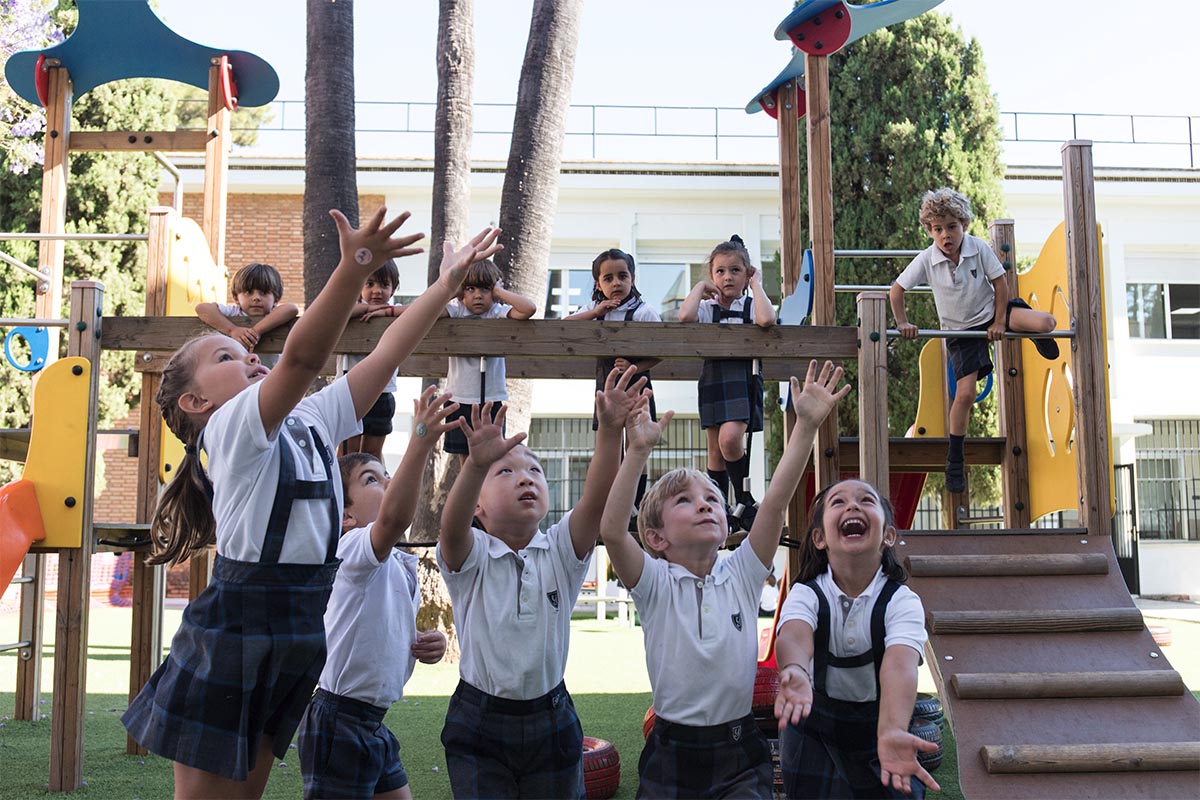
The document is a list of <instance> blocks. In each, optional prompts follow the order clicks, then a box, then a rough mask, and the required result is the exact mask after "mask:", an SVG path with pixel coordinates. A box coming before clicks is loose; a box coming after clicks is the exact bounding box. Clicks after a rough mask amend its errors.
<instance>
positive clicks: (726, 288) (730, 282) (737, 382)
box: [679, 234, 775, 529]
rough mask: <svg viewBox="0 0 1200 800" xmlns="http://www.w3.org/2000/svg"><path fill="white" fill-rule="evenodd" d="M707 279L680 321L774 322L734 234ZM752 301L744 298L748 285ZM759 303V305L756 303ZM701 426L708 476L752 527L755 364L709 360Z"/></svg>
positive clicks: (711, 262) (759, 406) (758, 403)
mask: <svg viewBox="0 0 1200 800" xmlns="http://www.w3.org/2000/svg"><path fill="white" fill-rule="evenodd" d="M708 274H709V280H705V281H700V282H699V283H697V284H696V285H695V286H694V287H693V288H692V291H691V292H689V293H688V296H687V297H686V298H685V299H684V301H683V304H682V305H681V306H680V307H679V321H680V322H719V323H726V324H742V325H749V324H750V323H751V322H753V323H754V324H755V325H759V326H761V327H763V328H768V327H770V326H771V325H774V324H775V309H774V307H772V305H771V301H770V300H769V299H768V298H767V293H766V292H765V291H764V290H763V286H762V276H761V275H760V274H759V271H758V270H757V269H755V268H754V266H753V265H752V264H751V263H750V253H749V251H747V250H746V246H745V244H743V243H742V238H741V237H740V236H737V235H736V234H735V235H734V236H732V237H731V238H730V240H729V241H728V242H722V243H721V244H719V245H717V246H716V247H715V248H713V251H712V253H710V254H709V256H708ZM747 286H750V288H751V289H752V290H753V293H754V294H753V297H746V296H745V295H746V287H747ZM756 300H757V302H755V301H756ZM699 389H700V427H701V428H704V431H705V434H706V435H707V437H708V476H709V477H710V478H711V479H712V481H713V482H714V483H715V484H717V486H718V487H719V488H720V490H721V497H722V498H725V501H724V502H728V496H729V484H730V483H732V484H733V492H734V499H735V500H736V502H737V504H738V506H740V507H741V509H742V515H741V517H740V518H739V517H735V520H739V521H740V523H741V524H742V526H743V527H745V528H747V529H749V528H750V527H751V526H752V525H753V519H754V516H753V515H754V508H755V502H754V497H753V496H751V494H750V488H749V485H748V483H747V481H748V479H749V477H750V453H748V452H747V451H746V446H745V437H746V431H747V430H750V431H761V430H762V429H763V382H762V376H761V375H759V374H757V373H755V372H754V370H753V368H752V365H751V362H749V361H745V360H740V359H730V358H724V359H717V358H710V359H706V360H705V362H704V366H703V369H702V371H701V373H700V385H699Z"/></svg>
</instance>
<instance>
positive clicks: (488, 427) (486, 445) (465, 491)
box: [438, 403, 525, 572]
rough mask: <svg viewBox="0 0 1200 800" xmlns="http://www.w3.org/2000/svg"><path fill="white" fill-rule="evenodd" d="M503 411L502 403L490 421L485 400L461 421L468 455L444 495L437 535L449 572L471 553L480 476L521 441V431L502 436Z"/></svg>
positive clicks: (488, 408)
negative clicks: (439, 528) (447, 493)
mask: <svg viewBox="0 0 1200 800" xmlns="http://www.w3.org/2000/svg"><path fill="white" fill-rule="evenodd" d="M507 414H508V407H507V406H503V405H502V406H500V413H498V414H496V419H495V420H492V404H491V403H486V404H485V405H484V406H483V407H482V408H480V407H479V406H471V423H470V424H469V425H467V424H465V422H466V421H465V420H463V422H464V425H463V431H464V432H465V433H466V435H467V449H468V451H469V452H470V455H468V456H467V460H466V461H464V462H463V465H462V469H461V470H459V472H458V478H457V479H456V480H455V481H454V486H452V487H450V494H449V495H448V496H447V497H446V507H445V508H444V509H442V530H441V534H440V535H439V536H438V546H439V548H440V549H441V555H442V561H443V562H445V564H446V566H447V567H448V568H449V569H450V571H451V572H457V571H458V570H459V569H460V568H461V567H462V565H463V562H465V561H466V560H467V556H469V555H471V544H472V541H473V540H472V539H471V520H472V519H473V518H474V517H475V506H476V505H478V503H479V490H480V489H482V488H483V479H484V478H486V477H487V473H488V470H489V469H490V468H491V466H492V464H495V463H496V462H497V461H498V460H500V458H502V457H503V456H504V454H505V453H507V452H508V451H509V450H512V449H513V448H514V447H516V446H517V445H519V444H520V443H521V442H523V441H524V440H525V434H524V433H518V434H517V435H516V436H513V437H510V438H508V439H505V438H504V418H505V417H506V416H507Z"/></svg>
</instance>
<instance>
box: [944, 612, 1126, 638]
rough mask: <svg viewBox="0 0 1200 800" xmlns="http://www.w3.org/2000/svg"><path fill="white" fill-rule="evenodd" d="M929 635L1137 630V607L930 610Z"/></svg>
mask: <svg viewBox="0 0 1200 800" xmlns="http://www.w3.org/2000/svg"><path fill="white" fill-rule="evenodd" d="M927 616H928V625H927V626H926V627H928V628H929V632H930V633H934V634H946V633H1081V632H1091V633H1095V632H1097V631H1138V630H1141V629H1142V628H1143V627H1144V626H1143V623H1142V612H1141V611H1138V610H1137V609H1136V608H1067V609H1059V610H1055V611H1019V610H999V611H930V612H928V614H927Z"/></svg>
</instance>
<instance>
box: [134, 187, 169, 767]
mask: <svg viewBox="0 0 1200 800" xmlns="http://www.w3.org/2000/svg"><path fill="white" fill-rule="evenodd" d="M149 220H150V221H149V231H148V232H149V235H150V241H149V250H148V254H147V259H146V316H148V317H163V316H166V314H167V266H168V264H169V262H170V257H171V243H172V241H173V240H174V237H175V233H174V230H173V227H174V223H175V212H174V209H172V208H170V207H169V206H156V207H154V208H151V209H150V217H149ZM161 382H162V374H161V373H160V372H157V371H155V372H143V373H142V404H141V411H140V417H139V423H138V437H139V438H138V468H137V469H138V471H137V476H138V478H137V521H138V522H139V523H148V522H150V520H151V519H153V518H154V508H155V506H156V505H157V503H158V490H159V480H158V460H159V454H160V451H161V449H162V417H161V416H160V415H159V413H158V407H157V405H155V403H154V395H155V394H156V393H157V392H158V386H159V384H160V383H161ZM148 555H149V554H148V553H147V552H146V551H144V550H134V551H133V623H132V628H131V631H130V639H129V701H130V702H133V698H134V697H136V696H137V694H138V692H140V691H141V689H142V686H144V685H145V683H146V681H148V680H149V679H150V675H151V674H152V673H153V672H154V670H155V669H156V668H157V667H158V663H159V660H160V659H161V657H162V601H163V583H164V578H165V575H164V573H165V570H163V568H162V567H158V566H152V565H150V564H147V563H146V558H147V556H148ZM125 752H126V753H129V754H130V755H145V753H146V749H145V748H144V747H142V746H141V745H139V744H138V743H137V742H136V741H134V739H133V737H130V736H126V737H125Z"/></svg>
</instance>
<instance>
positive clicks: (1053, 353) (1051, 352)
mask: <svg viewBox="0 0 1200 800" xmlns="http://www.w3.org/2000/svg"><path fill="white" fill-rule="evenodd" d="M1033 346H1034V347H1036V348H1037V351H1038V355H1039V356H1041V357H1042V358H1044V359H1046V360H1047V361H1053V360H1054V359H1056V358H1058V342H1056V341H1054V340H1053V339H1034V340H1033Z"/></svg>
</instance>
